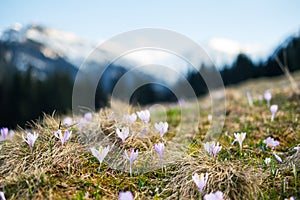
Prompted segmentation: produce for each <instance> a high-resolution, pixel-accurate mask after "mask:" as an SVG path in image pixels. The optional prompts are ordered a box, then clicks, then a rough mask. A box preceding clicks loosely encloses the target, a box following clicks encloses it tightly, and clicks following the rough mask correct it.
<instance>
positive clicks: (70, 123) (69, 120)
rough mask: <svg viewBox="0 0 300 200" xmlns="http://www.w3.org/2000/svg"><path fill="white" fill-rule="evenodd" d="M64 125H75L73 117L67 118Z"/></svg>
mask: <svg viewBox="0 0 300 200" xmlns="http://www.w3.org/2000/svg"><path fill="white" fill-rule="evenodd" d="M62 123H63V125H65V126H71V125H72V123H73V119H72V118H71V117H66V118H64V119H63V121H62Z"/></svg>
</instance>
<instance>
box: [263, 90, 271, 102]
mask: <svg viewBox="0 0 300 200" xmlns="http://www.w3.org/2000/svg"><path fill="white" fill-rule="evenodd" d="M264 98H265V100H266V101H267V104H268V105H270V102H271V99H272V93H271V92H270V91H269V90H267V91H265V93H264Z"/></svg>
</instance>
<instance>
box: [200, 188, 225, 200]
mask: <svg viewBox="0 0 300 200" xmlns="http://www.w3.org/2000/svg"><path fill="white" fill-rule="evenodd" d="M223 195H224V194H223V192H221V191H219V190H218V191H217V192H215V193H209V194H206V195H205V196H204V200H224V197H223Z"/></svg>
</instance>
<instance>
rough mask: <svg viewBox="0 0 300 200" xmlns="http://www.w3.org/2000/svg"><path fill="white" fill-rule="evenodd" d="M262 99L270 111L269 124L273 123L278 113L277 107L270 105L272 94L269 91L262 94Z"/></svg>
mask: <svg viewBox="0 0 300 200" xmlns="http://www.w3.org/2000/svg"><path fill="white" fill-rule="evenodd" d="M264 98H265V100H266V102H267V104H268V106H270V111H271V114H272V115H271V122H272V121H274V118H275V115H276V113H277V111H278V105H276V104H273V105H271V100H272V93H271V92H270V90H267V91H265V93H264Z"/></svg>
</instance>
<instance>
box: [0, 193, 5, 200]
mask: <svg viewBox="0 0 300 200" xmlns="http://www.w3.org/2000/svg"><path fill="white" fill-rule="evenodd" d="M0 200H6V199H5V196H4V193H3V192H0Z"/></svg>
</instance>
